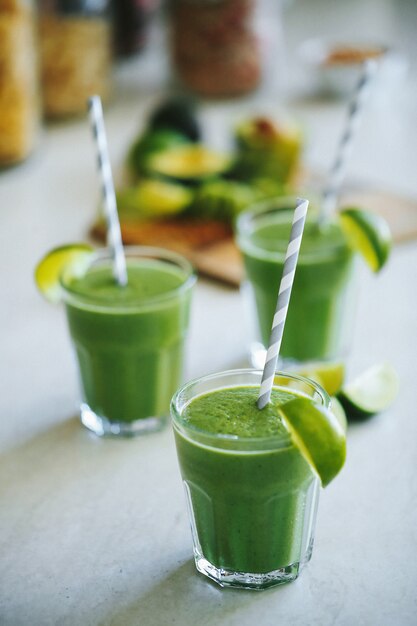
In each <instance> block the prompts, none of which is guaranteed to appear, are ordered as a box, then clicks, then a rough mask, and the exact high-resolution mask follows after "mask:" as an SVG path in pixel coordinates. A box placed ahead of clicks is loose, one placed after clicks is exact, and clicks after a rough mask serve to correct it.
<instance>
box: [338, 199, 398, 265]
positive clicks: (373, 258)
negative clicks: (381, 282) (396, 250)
mask: <svg viewBox="0 0 417 626" xmlns="http://www.w3.org/2000/svg"><path fill="white" fill-rule="evenodd" d="M339 218H340V225H341V227H342V230H343V232H344V233H345V235H346V237H347V239H348V242H349V244H350V246H351V247H352V248H353V250H355V251H356V252H359V254H361V255H362V257H363V258H364V260H365V261H366V263H367V264H368V265H369V267H370V268H371V269H372V270H373V271H374V272H379V270H380V269H381V268H382V267H383V266H384V265H385V263H386V261H387V259H388V257H389V253H390V250H391V232H390V229H389V226H388V224H387V222H386V221H385V220H384V219H383V218H382V217H381V216H380V215H377V214H376V213H371V212H370V211H364V210H362V209H355V208H347V209H342V211H341V212H340V214H339Z"/></svg>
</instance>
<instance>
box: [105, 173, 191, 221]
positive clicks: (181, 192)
mask: <svg viewBox="0 0 417 626" xmlns="http://www.w3.org/2000/svg"><path fill="white" fill-rule="evenodd" d="M116 196H117V207H118V211H119V214H120V216H121V218H122V219H124V220H128V219H138V218H141V217H143V218H148V217H156V218H159V217H168V216H173V215H177V214H179V213H182V212H183V211H184V210H185V209H186V207H187V206H188V205H189V204H191V202H192V201H193V198H194V195H193V193H192V191H191V190H190V189H188V188H187V187H184V186H183V185H177V184H175V183H168V182H164V181H161V180H154V179H143V180H141V181H139V183H137V185H135V186H133V187H125V188H123V189H120V190H118V192H117V194H116Z"/></svg>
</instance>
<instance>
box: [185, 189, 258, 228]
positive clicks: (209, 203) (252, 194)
mask: <svg viewBox="0 0 417 626" xmlns="http://www.w3.org/2000/svg"><path fill="white" fill-rule="evenodd" d="M257 199H258V194H257V191H256V190H255V189H254V188H252V187H250V186H249V185H246V184H245V183H241V182H236V181H231V180H221V179H218V180H213V181H209V182H207V183H204V184H203V185H201V187H200V188H199V189H198V190H197V192H196V195H195V198H194V202H193V204H192V205H191V206H190V208H189V210H188V212H189V213H193V214H195V215H197V216H198V217H205V218H209V219H220V220H226V221H230V220H233V219H234V218H235V217H236V216H237V215H238V214H239V213H240V211H242V210H243V209H245V208H246V207H247V206H248V205H249V204H251V203H252V202H254V201H256V200H257Z"/></svg>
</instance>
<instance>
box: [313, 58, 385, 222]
mask: <svg viewBox="0 0 417 626" xmlns="http://www.w3.org/2000/svg"><path fill="white" fill-rule="evenodd" d="M377 67H378V63H377V61H376V60H375V59H369V60H368V61H365V63H364V65H363V71H362V74H361V76H360V78H359V81H358V84H357V87H356V91H355V95H354V97H353V99H352V101H351V103H350V105H349V111H348V117H347V121H346V126H345V128H344V131H343V134H342V137H341V139H340V143H339V146H338V149H337V152H336V158H335V160H334V163H333V166H332V168H331V170H330V173H329V178H328V182H327V185H326V187H325V189H324V192H323V200H322V205H321V211H320V215H319V223H323V221H325V220H326V218H327V217H329V215H331V213H332V212H333V211H334V210H335V208H336V204H337V197H338V195H339V191H340V187H341V185H342V182H343V179H344V176H345V172H346V165H347V162H348V158H349V156H350V153H351V151H352V146H353V141H354V138H355V136H356V131H357V129H358V126H359V121H360V117H361V114H362V111H363V105H364V103H365V100H366V97H367V95H368V92H369V86H370V83H371V82H372V79H373V78H374V75H375V73H376V70H377Z"/></svg>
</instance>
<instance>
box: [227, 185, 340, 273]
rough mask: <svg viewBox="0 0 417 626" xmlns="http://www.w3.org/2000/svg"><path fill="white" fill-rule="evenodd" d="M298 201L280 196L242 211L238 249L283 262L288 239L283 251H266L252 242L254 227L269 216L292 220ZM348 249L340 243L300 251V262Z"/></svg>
mask: <svg viewBox="0 0 417 626" xmlns="http://www.w3.org/2000/svg"><path fill="white" fill-rule="evenodd" d="M296 201H297V197H296V196H280V197H277V198H267V199H266V200H261V201H259V202H256V203H255V204H252V205H251V206H249V207H247V208H246V209H245V210H244V211H242V213H240V215H238V217H237V219H236V226H235V229H236V235H237V238H236V239H237V243H238V247H239V248H240V249H241V250H242V251H245V252H249V253H256V255H257V256H258V257H260V258H265V259H271V258H273V259H279V260H283V259H284V258H285V254H286V250H287V244H288V239H287V238H285V239H282V244H283V247H282V249H281V250H266V249H265V248H263V247H261V246H259V245H257V244H256V243H254V242H253V241H251V239H250V237H251V235H252V234H253V233H254V231H255V227H254V226H253V224H254V223H255V221H256V220H257V219H262V217H267V216H268V214H271V215H272V214H276V213H277V214H280V215H282V216H283V217H285V215H288V214H291V218H292V213H293V211H294V208H295V204H296ZM312 212H313V213H314V208H313V211H311V209H310V213H309V215H310V216H311V214H312ZM307 219H308V217H307ZM288 221H289V220H288ZM291 221H292V220H291ZM330 223H331V224H332V223H333V224H334V223H335V221H334V220H332V219H331V218H330ZM346 249H347V244H346V242H345V241H341V242H340V243H336V244H334V243H333V244H327V245H326V246H325V247H324V249H318V250H316V251H309V252H303V251H302V250H300V257H299V262H300V261H303V260H309V259H316V258H317V259H322V258H327V257H329V256H332V255H333V254H335V253H338V252H342V251H344V250H346Z"/></svg>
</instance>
